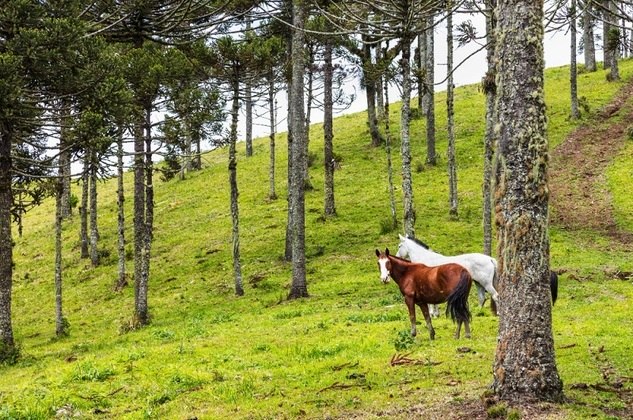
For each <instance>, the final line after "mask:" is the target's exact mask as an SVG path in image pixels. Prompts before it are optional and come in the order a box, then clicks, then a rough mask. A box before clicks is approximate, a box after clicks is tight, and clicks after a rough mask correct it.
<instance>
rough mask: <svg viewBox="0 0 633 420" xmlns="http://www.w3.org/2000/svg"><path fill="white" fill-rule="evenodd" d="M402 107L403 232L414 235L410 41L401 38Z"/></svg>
mask: <svg viewBox="0 0 633 420" xmlns="http://www.w3.org/2000/svg"><path fill="white" fill-rule="evenodd" d="M401 42H402V59H401V60H400V67H401V71H402V108H401V112H400V155H401V157H402V195H403V206H404V217H403V225H404V233H405V234H406V235H408V236H410V237H413V236H415V206H414V202H413V179H412V176H411V142H410V136H409V128H410V123H411V64H410V57H411V41H409V40H408V39H406V38H404V39H402V41H401Z"/></svg>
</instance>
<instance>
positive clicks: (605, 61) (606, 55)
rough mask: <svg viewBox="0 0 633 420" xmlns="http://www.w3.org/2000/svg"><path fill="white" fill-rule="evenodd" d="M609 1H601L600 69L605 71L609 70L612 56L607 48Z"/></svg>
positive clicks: (609, 18) (609, 27)
mask: <svg viewBox="0 0 633 420" xmlns="http://www.w3.org/2000/svg"><path fill="white" fill-rule="evenodd" d="M609 10H611V0H603V1H602V54H603V56H602V67H603V68H604V69H605V70H607V69H609V68H611V60H612V59H613V54H612V52H611V50H610V48H609V31H610V30H611V24H610V23H611V17H610V16H609V15H610V13H609Z"/></svg>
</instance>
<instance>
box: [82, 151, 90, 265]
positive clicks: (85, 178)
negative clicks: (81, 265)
mask: <svg viewBox="0 0 633 420" xmlns="http://www.w3.org/2000/svg"><path fill="white" fill-rule="evenodd" d="M89 154H90V152H89V151H86V156H85V157H84V166H83V171H82V173H81V206H80V207H79V218H80V228H79V242H80V243H81V258H88V257H90V248H89V246H88V245H89V241H88V192H89V189H90V163H89V160H90V159H89Z"/></svg>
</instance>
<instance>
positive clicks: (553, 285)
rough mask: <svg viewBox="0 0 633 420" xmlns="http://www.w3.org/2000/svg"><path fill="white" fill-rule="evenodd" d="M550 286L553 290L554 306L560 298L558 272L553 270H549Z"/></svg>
mask: <svg viewBox="0 0 633 420" xmlns="http://www.w3.org/2000/svg"><path fill="white" fill-rule="evenodd" d="M549 288H550V290H551V292H552V306H554V304H555V303H556V299H557V298H558V274H556V272H555V271H551V270H550V272H549Z"/></svg>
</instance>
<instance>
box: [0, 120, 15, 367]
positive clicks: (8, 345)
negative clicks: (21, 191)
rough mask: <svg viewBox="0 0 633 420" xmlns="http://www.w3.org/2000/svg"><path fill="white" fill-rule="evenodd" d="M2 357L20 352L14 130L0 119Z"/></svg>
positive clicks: (0, 336) (0, 300) (0, 328)
mask: <svg viewBox="0 0 633 420" xmlns="http://www.w3.org/2000/svg"><path fill="white" fill-rule="evenodd" d="M0 124H1V125H0V361H4V360H7V359H10V358H12V357H13V356H14V355H15V353H16V347H15V343H14V341H13V326H12V324H11V290H12V286H13V239H12V236H11V206H12V203H13V192H12V188H11V166H12V162H11V134H10V132H9V130H8V128H7V127H5V126H4V124H3V123H1V122H0Z"/></svg>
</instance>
